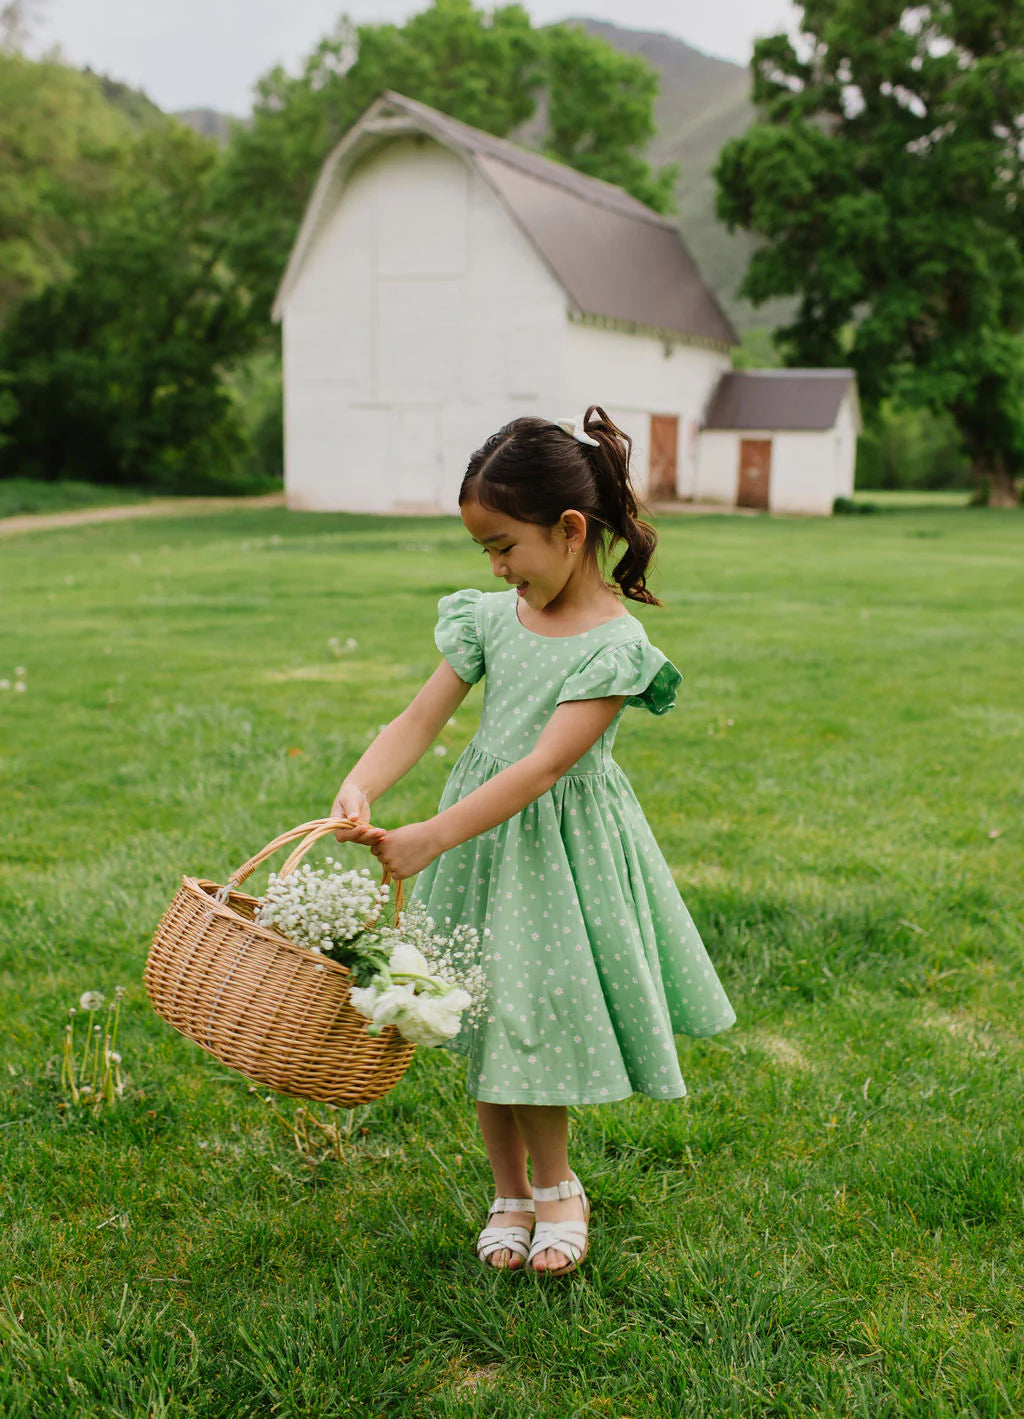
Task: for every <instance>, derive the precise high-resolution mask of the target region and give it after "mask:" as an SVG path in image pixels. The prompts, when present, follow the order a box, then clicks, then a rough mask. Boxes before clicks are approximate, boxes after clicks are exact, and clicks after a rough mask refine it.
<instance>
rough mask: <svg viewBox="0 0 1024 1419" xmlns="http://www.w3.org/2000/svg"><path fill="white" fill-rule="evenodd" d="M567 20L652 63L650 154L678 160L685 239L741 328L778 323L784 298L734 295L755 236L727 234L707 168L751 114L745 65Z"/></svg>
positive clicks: (653, 37) (651, 36)
mask: <svg viewBox="0 0 1024 1419" xmlns="http://www.w3.org/2000/svg"><path fill="white" fill-rule="evenodd" d="M567 23H569V24H578V25H580V26H582V28H583V29H585V30H587V31H588V33H590V34H594V35H599V36H600V37H601V38H602V39H604V40H606V41H607V42H608V43H609V44H611V45H613V46H614V47H615V48H616V49H619V50H622V51H623V52H624V53H626V54H639V55H642V57H643V58H644V59H646V60H647V62H648V63H649V64H650V65H651V67H652V68H654V69H656V70H657V71H658V73H659V75H660V76H661V93H660V94H659V96H658V101H657V104H656V106H655V116H656V119H657V123H658V134H657V137H656V138H655V139H654V141H653V143H652V144H651V147H650V156H651V160H652V162H654V163H655V164H657V165H660V164H662V163H678V164H679V170H680V171H679V182H678V184H677V187H676V204H677V209H678V219H679V225H680V228H681V230H682V233H683V236H684V238H685V240H686V244H687V246H688V247H689V248H690V250H691V251H692V253H693V255H694V258H695V259H696V261H697V264H698V265H699V267H700V269H701V271H702V272H703V274H704V277H705V279H706V281H707V282H708V284H709V285H710V286H711V287H712V289H713V290H714V292H715V294H716V295H717V296H718V298H719V300H720V301H721V302H722V304H723V305H724V306H725V308H726V309H727V311H728V312H729V315H730V317H731V318H732V320H733V322H734V323H735V324H736V325H737V326H738V327H739V329H740V330H744V329H747V328H749V327H750V326H752V325H770V326H774V325H777V324H779V323H780V322H781V321H782V320H783V319H785V318H786V317H787V315H788V312H789V303H788V302H784V301H772V302H770V303H769V304H768V305H765V306H762V307H760V309H758V310H755V309H754V308H753V307H752V306H750V305H748V304H747V303H746V302H745V301H740V300H738V299H737V298H736V288H737V287H738V285H739V283H740V281H741V279H742V277H743V272H744V271H745V270H746V266H747V261H748V259H749V257H750V253H751V251H752V250H753V248H754V239H753V238H752V237H749V236H747V235H746V234H745V233H737V234H736V235H733V236H730V234H729V233H728V232H727V231H726V230H725V228H724V227H723V226H722V224H721V223H720V222H719V221H718V219H717V218H716V216H715V192H714V182H713V180H712V177H711V171H712V169H713V167H714V165H715V162H716V161H717V158H718V154H719V152H720V150H721V148H722V145H723V144H724V143H726V142H728V140H729V139H730V138H734V137H736V135H737V134H740V133H742V132H744V130H745V129H747V128H748V127H749V126H750V124H751V123H752V122H753V121H754V118H755V116H756V115H755V110H754V107H753V105H752V103H751V102H750V74H749V72H748V71H747V70H746V69H745V68H743V67H741V66H740V65H739V64H732V63H730V62H729V61H728V60H725V59H715V58H713V57H712V56H711V55H709V54H703V53H702V52H701V51H700V50H699V49H694V48H692V46H690V45H688V44H684V43H683V41H682V40H680V39H674V38H672V36H671V35H665V34H655V33H652V32H650V31H647V30H629V29H622V28H620V27H619V26H618V25H611V24H606V23H605V22H604V21H603V20H589V19H584V18H579V19H573V20H570V21H567Z"/></svg>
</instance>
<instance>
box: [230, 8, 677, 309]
mask: <svg viewBox="0 0 1024 1419" xmlns="http://www.w3.org/2000/svg"><path fill="white" fill-rule="evenodd" d="M384 89H394V90H396V91H398V92H399V93H402V94H405V95H406V96H407V97H409V98H413V99H417V100H419V101H420V102H422V103H425V104H429V105H430V106H431V107H432V108H437V109H440V110H441V111H442V112H444V113H447V114H449V115H451V116H452V117H453V118H457V119H460V120H461V121H462V122H464V123H468V124H471V125H472V126H473V127H475V128H481V129H483V130H484V131H486V132H488V133H493V134H495V135H497V136H499V137H503V136H505V135H507V134H508V133H510V132H512V131H513V130H515V129H516V128H518V127H519V126H520V125H521V124H523V123H525V122H526V121H527V120H528V119H529V118H531V116H532V115H533V114H534V112H535V110H536V108H537V104H538V100H539V99H540V98H541V97H542V96H543V95H544V94H545V93H547V95H548V108H549V112H550V119H551V134H550V137H549V139H548V143H547V149H548V151H549V152H550V153H551V154H552V155H553V156H555V157H558V158H560V159H562V160H563V161H565V162H568V163H571V164H572V165H573V166H576V167H578V168H580V169H581V170H582V171H584V172H587V173H590V174H592V175H594V176H596V177H602V178H605V179H606V180H607V181H610V182H619V183H622V184H624V185H625V186H627V187H628V188H629V189H630V190H631V191H633V192H635V193H636V195H637V196H639V197H640V198H641V200H643V201H647V202H650V203H652V204H654V205H657V206H658V207H659V208H664V206H665V204H666V202H667V200H668V191H669V188H670V186H671V182H672V178H673V173H671V172H670V173H668V174H665V173H662V174H661V175H660V176H655V175H652V174H651V172H650V169H649V167H648V165H647V164H646V163H645V162H644V161H643V159H642V156H641V155H640V154H641V151H642V147H643V145H644V144H645V143H646V141H647V139H648V138H649V136H650V134H651V133H652V131H653V120H652V118H651V106H652V103H653V98H654V93H655V89H656V80H655V78H654V76H653V75H652V73H651V71H650V70H649V69H648V68H647V66H646V65H645V64H644V63H643V62H642V61H640V60H637V59H631V58H627V57H624V56H620V55H618V54H617V53H616V51H615V50H613V49H612V48H611V47H610V46H609V45H606V44H605V43H604V42H603V41H601V40H599V39H592V38H590V37H589V36H587V35H586V34H584V33H583V31H581V30H568V29H565V28H564V27H561V26H554V27H551V28H548V29H544V30H537V29H534V28H533V27H532V26H531V24H530V19H529V16H528V15H527V13H526V11H525V10H524V8H523V7H522V6H521V5H518V4H511V5H502V6H498V7H497V8H495V9H494V10H493V11H492V12H490V13H489V14H488V13H486V12H485V11H483V10H481V9H478V8H477V7H476V6H475V5H474V4H473V3H472V0H433V3H432V4H431V5H430V6H429V7H428V8H427V9H425V10H423V11H421V12H420V13H419V14H416V15H413V16H412V18H411V19H409V20H408V21H407V22H406V24H405V25H403V26H396V25H360V26H359V27H358V28H356V27H354V26H352V25H351V24H350V23H348V22H347V21H343V22H342V23H341V24H340V25H339V26H338V28H337V29H336V31H335V32H334V33H333V34H332V35H330V36H328V37H327V38H326V39H324V40H323V41H322V42H321V43H320V44H319V45H317V47H316V49H315V50H314V51H313V53H312V54H311V55H310V57H309V59H308V60H307V61H306V64H305V66H304V68H303V71H302V73H301V74H299V75H298V76H294V77H293V76H290V75H288V74H287V73H286V72H285V71H284V70H283V69H280V68H278V69H275V70H273V71H272V72H271V73H269V74H268V75H266V76H265V78H263V79H262V80H261V81H260V83H259V84H258V85H257V99H256V105H255V109H254V112H253V118H252V123H251V125H250V126H249V127H247V128H243V127H241V126H239V127H237V128H236V129H235V131H234V134H233V137H232V141H231V144H230V147H229V150H228V153H227V156H226V161H225V164H224V169H223V172H222V174H221V177H220V180H219V184H218V193H219V195H218V204H219V210H220V211H221V212H222V213H223V214H224V216H225V219H226V220H230V222H231V223H232V225H233V227H234V237H233V239H232V246H231V253H230V257H231V260H232V262H233V264H234V265H235V267H236V269H237V270H238V271H239V272H241V273H243V274H244V277H245V279H246V280H247V281H248V283H249V285H250V288H251V290H252V292H253V295H254V298H255V300H256V301H257V303H258V305H259V307H260V308H261V309H263V310H266V311H268V312H269V307H270V303H271V301H272V299H273V295H274V292H275V290H276V287H277V283H278V281H279V279H280V275H281V272H282V270H283V268H284V263H285V261H286V259H287V256H288V252H289V250H290V248H291V245H292V242H293V241H294V238H295V233H296V231H297V229H298V224H299V221H300V219H301V216H302V212H303V209H304V207H305V204H306V202H307V200H308V198H309V194H310V192H311V190H312V187H313V184H314V182H315V181H316V177H317V173H318V172H319V170H320V167H321V165H322V163H323V161H324V159H325V157H326V156H327V154H328V153H329V152H330V150H331V148H332V147H333V146H334V144H335V143H337V142H338V141H339V139H340V138H342V137H343V136H344V134H345V133H346V131H347V130H348V129H349V128H350V127H351V125H352V124H353V123H354V122H355V120H356V119H357V118H358V117H359V116H360V114H361V113H363V112H364V111H365V110H366V108H368V107H369V105H370V104H371V103H372V102H373V100H374V99H375V98H376V97H377V95H378V94H380V92H381V91H382V90H384Z"/></svg>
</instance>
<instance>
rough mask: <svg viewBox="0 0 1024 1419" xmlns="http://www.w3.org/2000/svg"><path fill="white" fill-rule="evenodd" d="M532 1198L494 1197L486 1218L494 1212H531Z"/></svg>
mask: <svg viewBox="0 0 1024 1419" xmlns="http://www.w3.org/2000/svg"><path fill="white" fill-rule="evenodd" d="M533 1210H534V1208H533V1198H532V1197H496V1198H495V1199H494V1201H493V1202H492V1203H491V1210H490V1212H488V1214H487V1215H488V1217H490V1216H492V1215H493V1214H494V1213H495V1212H532V1211H533Z"/></svg>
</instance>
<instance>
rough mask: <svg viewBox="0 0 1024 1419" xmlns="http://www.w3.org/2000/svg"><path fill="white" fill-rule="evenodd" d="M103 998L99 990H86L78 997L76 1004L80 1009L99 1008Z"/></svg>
mask: <svg viewBox="0 0 1024 1419" xmlns="http://www.w3.org/2000/svg"><path fill="white" fill-rule="evenodd" d="M105 1000H106V997H105V996H104V994H103V992H102V991H101V990H87V991H85V992H84V993H83V994H82V995H80V996H79V997H78V1004H79V1007H80V1008H81V1009H82V1010H99V1009H100V1007H101V1006H102V1005H103V1004H104V1003H105Z"/></svg>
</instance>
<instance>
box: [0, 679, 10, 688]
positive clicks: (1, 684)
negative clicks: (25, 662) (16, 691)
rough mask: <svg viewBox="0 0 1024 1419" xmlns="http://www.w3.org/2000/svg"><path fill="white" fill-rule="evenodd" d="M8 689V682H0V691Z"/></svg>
mask: <svg viewBox="0 0 1024 1419" xmlns="http://www.w3.org/2000/svg"><path fill="white" fill-rule="evenodd" d="M10 688H11V682H10V680H0V690H9V689H10Z"/></svg>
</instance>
